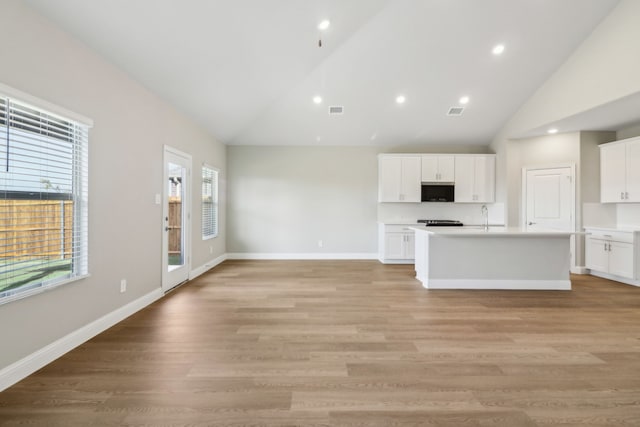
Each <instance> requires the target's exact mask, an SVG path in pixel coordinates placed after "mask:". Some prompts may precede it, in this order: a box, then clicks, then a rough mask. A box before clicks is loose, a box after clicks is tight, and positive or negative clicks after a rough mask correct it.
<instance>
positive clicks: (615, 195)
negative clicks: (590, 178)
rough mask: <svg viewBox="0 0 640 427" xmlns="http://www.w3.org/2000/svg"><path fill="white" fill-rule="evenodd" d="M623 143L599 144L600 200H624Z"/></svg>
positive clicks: (624, 168)
mask: <svg viewBox="0 0 640 427" xmlns="http://www.w3.org/2000/svg"><path fill="white" fill-rule="evenodd" d="M625 158H626V148H625V144H610V145H602V146H600V201H601V202H602V203H612V202H622V201H624V198H623V197H624V192H625V191H626V184H625V181H626V166H625V164H626V160H625Z"/></svg>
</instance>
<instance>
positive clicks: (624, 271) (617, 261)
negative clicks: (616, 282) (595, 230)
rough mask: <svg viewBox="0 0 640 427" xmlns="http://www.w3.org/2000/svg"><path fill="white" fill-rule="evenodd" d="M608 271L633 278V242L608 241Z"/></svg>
mask: <svg viewBox="0 0 640 427" xmlns="http://www.w3.org/2000/svg"><path fill="white" fill-rule="evenodd" d="M609 245H611V246H610V250H609V273H611V274H615V275H616V276H622V277H627V278H629V279H633V244H632V243H623V242H609Z"/></svg>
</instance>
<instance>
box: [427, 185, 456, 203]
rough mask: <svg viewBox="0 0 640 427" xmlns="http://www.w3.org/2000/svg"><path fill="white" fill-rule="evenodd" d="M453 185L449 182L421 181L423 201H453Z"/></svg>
mask: <svg viewBox="0 0 640 427" xmlns="http://www.w3.org/2000/svg"><path fill="white" fill-rule="evenodd" d="M454 190H455V185H453V183H451V182H447V183H442V184H440V183H433V182H423V183H422V198H421V200H422V201H423V202H453V198H454V194H455V191H454Z"/></svg>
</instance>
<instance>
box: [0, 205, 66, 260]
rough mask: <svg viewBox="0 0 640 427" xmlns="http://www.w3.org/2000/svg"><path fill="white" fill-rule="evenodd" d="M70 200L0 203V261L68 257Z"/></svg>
mask: <svg viewBox="0 0 640 427" xmlns="http://www.w3.org/2000/svg"><path fill="white" fill-rule="evenodd" d="M72 250H73V201H70V200H64V201H62V200H0V258H22V259H32V258H44V257H46V258H60V259H62V258H71V254H72Z"/></svg>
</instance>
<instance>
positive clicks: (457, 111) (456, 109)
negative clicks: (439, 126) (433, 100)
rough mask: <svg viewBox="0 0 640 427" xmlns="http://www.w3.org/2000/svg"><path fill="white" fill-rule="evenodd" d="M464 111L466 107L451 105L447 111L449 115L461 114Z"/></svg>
mask: <svg viewBox="0 0 640 427" xmlns="http://www.w3.org/2000/svg"><path fill="white" fill-rule="evenodd" d="M463 111H464V107H451V108H449V111H448V112H447V116H461V115H462V112H463Z"/></svg>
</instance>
